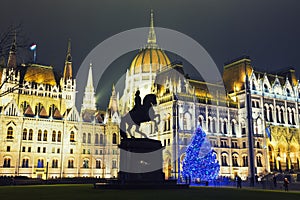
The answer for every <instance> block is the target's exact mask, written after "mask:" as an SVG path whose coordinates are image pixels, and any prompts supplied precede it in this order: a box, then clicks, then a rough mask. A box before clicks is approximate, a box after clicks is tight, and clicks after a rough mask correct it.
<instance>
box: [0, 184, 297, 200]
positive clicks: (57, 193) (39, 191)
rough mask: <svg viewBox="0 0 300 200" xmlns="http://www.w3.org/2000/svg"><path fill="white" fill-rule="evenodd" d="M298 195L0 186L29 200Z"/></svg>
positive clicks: (7, 194) (1, 193)
mask: <svg viewBox="0 0 300 200" xmlns="http://www.w3.org/2000/svg"><path fill="white" fill-rule="evenodd" d="M299 197H300V193H299V192H292V191H290V192H284V191H270V190H254V189H246V188H243V189H235V188H213V187H192V188H190V189H181V190H102V189H94V188H93V186H92V185H41V186H2V187H0V199H1V200H2V199H5V200H10V199H18V200H21V199H30V200H37V199H38V200H48V199H49V200H57V199H64V200H65V199H72V200H77V199H78V200H85V199H87V200H94V199H97V200H101V199H103V200H108V199H124V200H125V199H126V200H127V199H129V200H134V199H142V200H147V199H153V200H159V199H164V200H166V199H180V200H185V199H187V200H189V199H201V200H206V199H213V200H214V199H222V200H223V199H230V200H235V199H239V200H245V199H253V200H258V199H262V200H277V199H280V200H283V199H290V200H292V199H299Z"/></svg>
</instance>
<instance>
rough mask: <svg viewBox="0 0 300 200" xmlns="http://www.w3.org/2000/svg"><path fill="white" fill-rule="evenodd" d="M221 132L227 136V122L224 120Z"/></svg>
mask: <svg viewBox="0 0 300 200" xmlns="http://www.w3.org/2000/svg"><path fill="white" fill-rule="evenodd" d="M223 131H224V134H227V121H226V120H224V123H223Z"/></svg>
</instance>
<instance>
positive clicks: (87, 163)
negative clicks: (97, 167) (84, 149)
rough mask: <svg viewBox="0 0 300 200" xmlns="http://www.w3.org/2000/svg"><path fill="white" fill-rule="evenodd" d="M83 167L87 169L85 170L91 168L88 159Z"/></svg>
mask: <svg viewBox="0 0 300 200" xmlns="http://www.w3.org/2000/svg"><path fill="white" fill-rule="evenodd" d="M82 167H83V168H85V169H87V168H89V160H87V159H86V160H84V161H83V165H82Z"/></svg>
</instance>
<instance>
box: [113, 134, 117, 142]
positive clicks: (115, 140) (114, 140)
mask: <svg viewBox="0 0 300 200" xmlns="http://www.w3.org/2000/svg"><path fill="white" fill-rule="evenodd" d="M112 143H113V144H117V134H116V133H114V134H113V135H112Z"/></svg>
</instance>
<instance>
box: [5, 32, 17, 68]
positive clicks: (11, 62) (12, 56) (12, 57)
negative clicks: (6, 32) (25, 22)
mask: <svg viewBox="0 0 300 200" xmlns="http://www.w3.org/2000/svg"><path fill="white" fill-rule="evenodd" d="M16 42H17V33H15V36H14V40H13V43H12V45H11V47H10V51H9V55H8V60H7V67H9V68H16V67H17V56H16V52H17V44H16Z"/></svg>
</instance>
